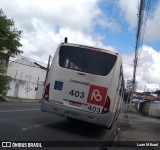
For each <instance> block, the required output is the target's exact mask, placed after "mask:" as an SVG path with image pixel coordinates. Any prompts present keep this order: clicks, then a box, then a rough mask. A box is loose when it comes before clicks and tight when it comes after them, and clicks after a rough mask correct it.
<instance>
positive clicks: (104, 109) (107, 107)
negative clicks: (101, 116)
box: [102, 96, 111, 113]
mask: <svg viewBox="0 0 160 150" xmlns="http://www.w3.org/2000/svg"><path fill="white" fill-rule="evenodd" d="M110 102H111V100H110V98H109V97H108V96H107V98H106V101H105V104H104V107H103V110H102V113H107V112H108V111H109V108H110Z"/></svg>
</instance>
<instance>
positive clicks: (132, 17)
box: [118, 0, 138, 30]
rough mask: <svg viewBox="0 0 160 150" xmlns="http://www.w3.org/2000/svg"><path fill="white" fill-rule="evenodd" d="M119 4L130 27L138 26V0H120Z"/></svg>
mask: <svg viewBox="0 0 160 150" xmlns="http://www.w3.org/2000/svg"><path fill="white" fill-rule="evenodd" d="M118 6H119V8H120V9H121V11H122V15H123V16H124V18H125V20H126V21H127V23H128V25H129V29H130V30H131V29H133V28H135V27H137V22H138V20H137V13H138V0H133V1H129V0H118Z"/></svg>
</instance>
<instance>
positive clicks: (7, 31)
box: [0, 9, 22, 56]
mask: <svg viewBox="0 0 160 150" xmlns="http://www.w3.org/2000/svg"><path fill="white" fill-rule="evenodd" d="M21 33H22V31H21V30H17V28H15V26H14V21H13V19H8V18H7V16H6V15H5V14H4V13H3V10H2V9H0V51H7V53H8V54H10V55H12V56H14V55H17V54H21V53H22V51H21V50H19V49H18V48H19V47H21V46H22V44H21V43H20V42H19V41H20V35H21Z"/></svg>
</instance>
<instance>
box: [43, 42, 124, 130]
mask: <svg viewBox="0 0 160 150" xmlns="http://www.w3.org/2000/svg"><path fill="white" fill-rule="evenodd" d="M123 89H124V86H123V70H122V59H121V56H119V55H118V53H116V52H113V51H109V50H105V49H101V48H95V47H90V46H84V45H79V44H71V43H67V40H65V42H64V43H61V44H60V45H59V46H58V48H57V50H56V52H55V55H54V58H53V61H52V64H51V66H50V69H49V72H48V76H47V78H46V84H45V89H44V94H43V99H42V103H41V110H42V111H44V112H50V113H54V114H57V115H60V116H65V117H67V118H72V119H78V120H82V121H85V122H89V123H94V124H98V125H102V126H105V127H107V128H110V127H111V125H112V123H113V121H114V119H115V118H117V116H118V113H119V111H120V107H121V103H122V93H123Z"/></svg>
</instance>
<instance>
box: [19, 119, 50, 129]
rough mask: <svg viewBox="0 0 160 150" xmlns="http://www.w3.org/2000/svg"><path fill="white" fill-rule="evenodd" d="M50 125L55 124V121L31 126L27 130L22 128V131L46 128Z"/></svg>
mask: <svg viewBox="0 0 160 150" xmlns="http://www.w3.org/2000/svg"><path fill="white" fill-rule="evenodd" d="M50 123H53V121H52V122H47V123H42V124H37V125H34V126H30V127H27V128H22V129H21V130H22V131H26V130H30V129H32V128H37V127H40V126H44V125H47V124H50Z"/></svg>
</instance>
